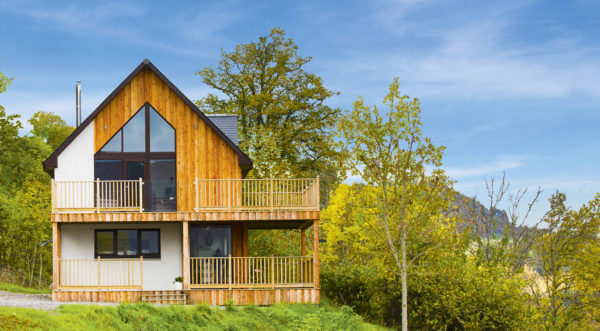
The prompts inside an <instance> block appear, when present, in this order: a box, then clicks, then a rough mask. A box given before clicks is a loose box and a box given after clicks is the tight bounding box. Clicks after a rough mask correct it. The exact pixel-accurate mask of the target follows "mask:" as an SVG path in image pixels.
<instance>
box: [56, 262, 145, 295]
mask: <svg viewBox="0 0 600 331" xmlns="http://www.w3.org/2000/svg"><path fill="white" fill-rule="evenodd" d="M143 263H144V258H143V257H140V258H138V259H100V258H97V259H60V261H59V272H58V274H59V283H58V284H59V285H58V286H59V289H79V288H89V289H117V288H118V289H142V287H143V285H144V265H143Z"/></svg>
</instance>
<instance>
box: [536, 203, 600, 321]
mask: <svg viewBox="0 0 600 331" xmlns="http://www.w3.org/2000/svg"><path fill="white" fill-rule="evenodd" d="M565 201H566V195H565V194H564V193H560V192H556V193H555V194H554V195H552V197H551V198H550V211H548V212H547V213H546V215H545V216H544V218H543V221H544V223H545V225H546V229H545V231H544V234H543V235H542V236H541V238H540V239H539V241H538V242H537V243H536V245H535V246H534V253H535V256H536V258H537V265H536V267H537V268H538V269H539V271H540V274H539V278H538V280H537V281H536V282H533V283H532V284H531V285H530V286H531V291H532V293H533V295H534V298H535V301H536V303H537V304H538V305H539V306H540V307H541V309H542V310H543V312H544V322H545V323H544V325H545V327H546V329H548V330H564V329H569V328H573V327H585V326H587V325H588V323H589V321H590V320H591V319H593V318H595V319H598V316H597V315H594V314H597V312H598V308H597V303H598V300H597V296H598V293H599V292H598V290H599V284H598V281H597V279H598V278H599V277H600V272H599V271H598V267H597V264H595V265H593V263H595V262H596V263H597V262H598V257H597V256H593V254H588V253H589V251H587V250H592V251H593V250H596V251H597V250H598V248H597V247H598V246H597V245H598V240H599V238H598V233H599V227H600V195H596V198H595V199H594V200H592V201H591V202H589V203H588V204H586V205H584V206H582V207H581V208H580V209H579V210H577V211H575V210H571V209H569V208H567V207H566V205H565ZM590 264H592V265H590Z"/></svg>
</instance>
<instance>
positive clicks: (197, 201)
mask: <svg viewBox="0 0 600 331" xmlns="http://www.w3.org/2000/svg"><path fill="white" fill-rule="evenodd" d="M194 186H195V187H196V208H194V211H195V212H198V211H199V210H200V199H199V197H198V194H199V191H198V177H196V180H195V181H194Z"/></svg>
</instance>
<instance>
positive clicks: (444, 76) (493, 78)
mask: <svg viewBox="0 0 600 331" xmlns="http://www.w3.org/2000/svg"><path fill="white" fill-rule="evenodd" d="M530 3H531V2H523V1H519V2H512V1H509V2H506V3H503V4H502V5H494V6H488V7H486V6H482V7H481V8H479V10H478V11H476V12H468V11H464V12H463V11H450V10H449V8H446V9H447V11H445V12H437V13H434V14H433V16H437V15H439V16H448V17H449V18H448V17H440V18H439V21H441V22H443V23H438V22H437V21H435V20H432V19H428V20H414V19H413V18H414V17H415V16H418V17H421V16H419V14H420V15H422V13H419V12H418V10H419V9H421V8H423V7H424V8H425V9H427V8H428V7H427V5H428V4H429V3H428V2H421V1H409V2H400V4H399V5H395V4H392V3H391V2H390V3H388V2H387V1H385V2H379V7H377V9H376V10H375V12H374V13H373V17H375V18H378V20H374V21H376V22H378V23H379V24H381V25H384V26H386V27H390V29H389V30H390V31H397V33H396V34H395V37H394V38H391V39H390V48H391V49H390V50H389V51H387V52H373V51H372V49H362V50H361V49H354V50H352V51H351V52H346V53H345V54H343V56H342V57H341V58H340V59H336V60H335V63H333V62H330V63H326V64H324V66H325V67H327V66H331V68H332V69H331V70H332V71H336V72H340V73H342V74H344V76H345V77H351V76H361V77H362V78H363V79H362V80H361V81H359V82H357V81H353V80H350V79H345V78H343V77H342V80H340V81H338V82H336V83H337V84H339V85H340V86H342V88H341V89H342V90H345V91H347V90H359V89H360V90H361V91H362V92H361V94H363V95H364V93H367V94H369V90H368V89H369V88H370V87H374V88H377V89H380V90H381V80H382V79H385V80H386V81H388V82H389V81H391V75H394V76H399V77H400V78H401V82H402V84H403V86H405V87H407V88H408V89H409V90H410V93H411V94H412V95H417V96H419V97H443V98H445V99H503V98H507V97H508V98H510V97H534V98H554V97H569V96H574V95H589V96H593V97H600V79H599V78H598V77H600V56H599V55H598V54H600V47H599V46H598V45H597V44H590V43H586V42H585V41H582V40H579V39H578V38H577V37H576V36H573V37H571V38H569V37H565V36H564V35H560V34H557V35H555V36H554V37H549V38H548V39H545V40H538V41H536V43H534V44H528V43H527V42H526V41H524V40H521V39H520V36H519V34H518V33H519V32H516V31H520V30H519V29H516V28H515V27H516V25H517V24H520V23H519V20H518V17H519V14H520V13H521V11H522V10H523V9H524V8H526V7H527V6H528V5H529V4H530ZM397 6H400V9H398V10H397V8H396V7H397ZM478 7H479V6H478ZM425 9H423V10H425ZM467 14H470V15H471V16H469V17H464V16H466V15H467ZM384 15H385V17H383V16H384ZM408 24H410V25H409V26H408V27H407V25H408ZM393 26H397V27H399V28H398V30H394V29H392V28H391V27H393ZM408 45H414V47H413V48H410V47H409V46H408ZM393 49H395V51H394V50H393ZM365 85H367V86H365ZM346 87H348V88H346ZM365 91H366V92H365ZM350 97H355V96H352V95H351V96H350Z"/></svg>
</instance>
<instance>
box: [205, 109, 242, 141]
mask: <svg viewBox="0 0 600 331" xmlns="http://www.w3.org/2000/svg"><path fill="white" fill-rule="evenodd" d="M206 116H207V117H208V118H209V119H210V121H211V122H213V123H215V125H216V126H217V127H218V128H219V129H221V131H223V133H225V135H226V136H227V137H229V139H231V141H233V143H234V144H236V145H239V139H238V117H237V115H231V114H209V115H206Z"/></svg>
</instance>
